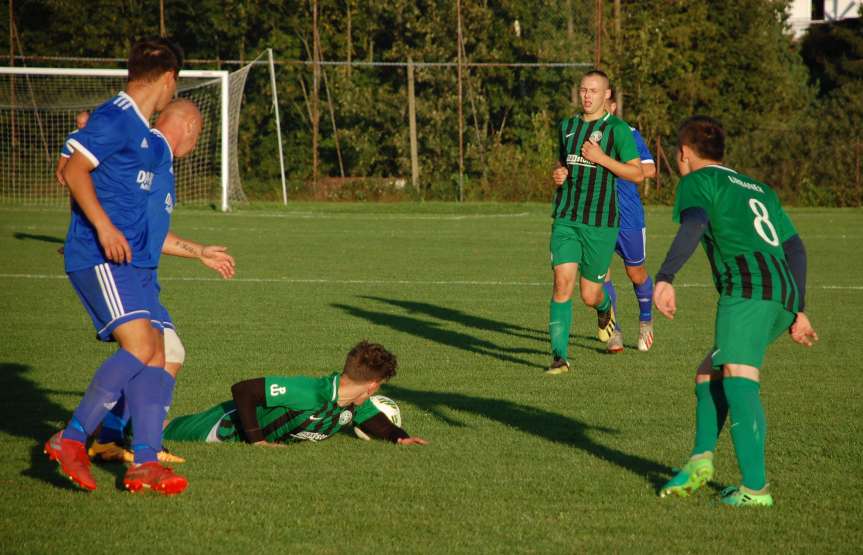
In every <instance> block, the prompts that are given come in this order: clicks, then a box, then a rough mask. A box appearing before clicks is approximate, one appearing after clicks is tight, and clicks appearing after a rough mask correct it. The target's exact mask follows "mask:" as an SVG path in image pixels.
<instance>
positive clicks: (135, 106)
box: [117, 91, 150, 128]
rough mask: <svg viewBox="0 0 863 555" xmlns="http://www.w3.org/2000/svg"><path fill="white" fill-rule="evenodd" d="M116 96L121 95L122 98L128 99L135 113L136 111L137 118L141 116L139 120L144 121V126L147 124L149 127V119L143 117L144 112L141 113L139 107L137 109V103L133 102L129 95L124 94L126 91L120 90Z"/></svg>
mask: <svg viewBox="0 0 863 555" xmlns="http://www.w3.org/2000/svg"><path fill="white" fill-rule="evenodd" d="M117 96H122V97H123V98H125V99H126V100H128V101H129V103H130V104H131V105H132V108H134V109H135V113H136V114H138V117H139V118H141V121H143V122H144V125H146V126H147V128H149V127H150V122H149V121H147V118H145V117H144V114H142V113H141V110H140V109H138V105H137V104H135V100H134V99H133V98H132V97H131V96H129V95H128V94H126V91H120V94H119V95H117Z"/></svg>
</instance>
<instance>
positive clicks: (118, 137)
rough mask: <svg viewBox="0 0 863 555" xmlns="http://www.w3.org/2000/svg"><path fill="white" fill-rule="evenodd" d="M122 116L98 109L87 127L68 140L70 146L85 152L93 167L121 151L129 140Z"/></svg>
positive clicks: (82, 152)
mask: <svg viewBox="0 0 863 555" xmlns="http://www.w3.org/2000/svg"><path fill="white" fill-rule="evenodd" d="M122 123H123V122H122V120H121V119H120V118H115V117H111V116H110V114H109V113H105V112H100V111H96V112H94V114H93V116H92V117H91V118H90V120H89V121H88V122H87V127H85V128H84V129H81V130H79V131H78V132H77V133H75V136H74V137H70V138H69V139H68V140H67V143H68V145H69V148H70V149H72V150H74V151H77V152H80V153H81V154H83V155H84V156H85V157H86V158H87V159H88V160H89V161H90V163H91V164H93V167H94V168H95V167H98V166H99V164H100V163H102V161H103V160H105V159H107V158H110V157H111V156H112V155H113V154H116V153H117V152H119V151H120V150H121V149H122V148H123V147H124V146H125V144H126V142H127V141H128V138H129V136H128V134H127V133H126V132H125V128H124V126H123V125H122Z"/></svg>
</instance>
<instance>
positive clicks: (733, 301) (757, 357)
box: [710, 295, 794, 368]
mask: <svg viewBox="0 0 863 555" xmlns="http://www.w3.org/2000/svg"><path fill="white" fill-rule="evenodd" d="M792 323H794V314H793V313H791V312H788V311H787V310H785V307H783V306H782V305H781V304H779V303H777V302H776V301H762V300H756V299H743V298H740V297H728V296H725V295H722V296H720V297H719V305H718V306H717V308H716V337H715V339H714V344H713V354H712V355H710V357H711V359H712V361H713V367H714V368H718V367H720V366H722V365H723V364H745V365H747V366H754V367H755V368H761V365H762V364H764V354H765V353H766V352H767V347H768V345H770V344H771V343H772V342H773V341H774V340H775V339H776V338H777V337H779V336H780V335H782V334H783V333H786V332H787V331H788V328H789V327H791V324H792Z"/></svg>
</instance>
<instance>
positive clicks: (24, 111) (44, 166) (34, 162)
mask: <svg viewBox="0 0 863 555" xmlns="http://www.w3.org/2000/svg"><path fill="white" fill-rule="evenodd" d="M252 65H253V64H249V65H246V66H244V67H243V68H241V69H239V70H237V71H234V72H231V73H229V72H227V71H194V70H184V71H181V72H180V79H179V82H178V85H177V93H178V96H180V97H182V98H188V99H189V100H192V101H193V102H195V104H197V106H198V108H199V109H200V110H201V113H202V115H203V117H204V125H203V129H202V131H201V136H200V138H199V140H198V146H197V148H196V149H195V150H194V151H193V152H192V153H191V154H190V155H188V156H186V157H184V158H182V159H178V160H176V161H175V163H174V175H175V176H176V180H177V202H180V203H184V202H185V203H214V204H216V205H217V206H220V207H221V209H222V210H227V209H228V208H229V206H230V205H231V203H233V202H242V201H245V200H246V196H245V194H244V193H243V187H242V183H241V181H240V172H239V164H238V161H237V131H238V127H239V119H240V108H241V105H242V100H243V89H244V87H245V83H246V78H247V76H248V73H249V70H250V69H251V67H252ZM125 85H126V70H125V69H67V68H15V67H0V203H6V204H42V205H62V204H64V203H66V202H67V198H68V193H67V191H66V190H65V189H64V188H63V187H61V186H60V185H59V184H58V183H57V180H56V178H55V176H54V170H55V167H56V164H57V159H58V157H59V154H60V149H61V147H62V146H63V143H64V141H65V140H66V136H67V135H68V134H69V132H71V131H73V130H74V129H75V117H76V115H77V114H78V113H79V112H82V111H88V112H89V111H91V110H93V109H94V108H96V107H97V106H99V105H100V104H101V103H103V102H104V101H105V100H107V99H109V98H111V97H112V96H114V95H116V94H117V93H118V92H119V91H121V90H123V89H124V88H125ZM154 122H155V116H154V117H153V119H152V120H151V123H154Z"/></svg>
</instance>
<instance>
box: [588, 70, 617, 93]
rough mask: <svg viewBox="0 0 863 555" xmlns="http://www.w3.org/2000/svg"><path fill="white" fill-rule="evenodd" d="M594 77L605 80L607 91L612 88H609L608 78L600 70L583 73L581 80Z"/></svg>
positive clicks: (609, 81)
mask: <svg viewBox="0 0 863 555" xmlns="http://www.w3.org/2000/svg"><path fill="white" fill-rule="evenodd" d="M594 76H595V77H602V78H603V79H605V84H606V85H607V86H608V88H609V89H611V88H612V87H611V79H610V78H609V77H608V74H607V73H606V72H604V71H602V70H601V69H597V68H593V69H591V70H590V71H588V72H587V73H585V74H584V75H582V76H581V78H582V79H584V78H585V77H594Z"/></svg>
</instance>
